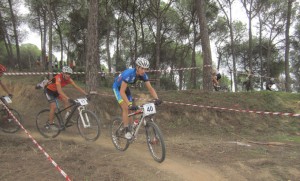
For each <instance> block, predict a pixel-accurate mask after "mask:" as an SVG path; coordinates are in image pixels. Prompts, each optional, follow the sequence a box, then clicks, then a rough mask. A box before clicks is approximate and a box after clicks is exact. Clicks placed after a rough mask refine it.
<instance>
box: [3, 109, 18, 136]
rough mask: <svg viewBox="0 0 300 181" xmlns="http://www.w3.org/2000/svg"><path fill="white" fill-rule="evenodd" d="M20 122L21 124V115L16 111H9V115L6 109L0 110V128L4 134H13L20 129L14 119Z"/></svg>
mask: <svg viewBox="0 0 300 181" xmlns="http://www.w3.org/2000/svg"><path fill="white" fill-rule="evenodd" d="M13 116H14V117H15V118H16V119H17V120H18V121H19V122H20V124H22V123H23V120H22V117H21V115H20V114H19V113H18V111H16V110H14V109H10V113H9V112H8V111H7V110H6V109H2V110H1V111H0V120H1V121H0V128H1V130H2V131H3V132H5V133H15V132H17V131H18V130H19V129H20V128H21V127H20V125H19V124H18V123H17V122H16V121H15V120H14V117H13Z"/></svg>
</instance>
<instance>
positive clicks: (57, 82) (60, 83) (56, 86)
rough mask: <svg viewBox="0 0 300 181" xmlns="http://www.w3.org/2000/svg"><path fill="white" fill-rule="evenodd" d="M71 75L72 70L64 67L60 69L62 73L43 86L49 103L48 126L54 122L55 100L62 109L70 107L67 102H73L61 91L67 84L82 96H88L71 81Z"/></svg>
mask: <svg viewBox="0 0 300 181" xmlns="http://www.w3.org/2000/svg"><path fill="white" fill-rule="evenodd" d="M72 73H73V70H72V69H71V68H70V67H68V66H64V67H63V68H62V72H61V73H59V74H57V75H56V76H55V77H53V79H52V80H50V82H49V83H48V85H46V86H45V90H44V91H45V94H46V97H47V100H48V102H49V103H50V113H49V124H53V120H54V113H55V109H56V107H57V105H56V101H55V100H56V99H57V98H58V99H60V100H61V101H62V102H63V104H64V107H65V108H66V107H68V106H70V104H69V102H73V101H74V100H72V99H70V98H69V97H68V96H67V95H66V94H65V93H64V91H63V90H62V88H63V87H64V86H66V85H68V84H71V85H73V86H74V87H75V88H76V89H77V90H78V91H79V92H81V93H82V94H84V95H86V96H87V95H88V94H87V93H86V92H85V91H84V90H83V89H82V88H80V87H79V86H78V85H77V84H76V83H75V82H74V81H73V80H72V79H71V77H70V76H71V74H72Z"/></svg>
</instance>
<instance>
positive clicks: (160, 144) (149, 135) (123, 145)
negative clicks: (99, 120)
mask: <svg viewBox="0 0 300 181" xmlns="http://www.w3.org/2000/svg"><path fill="white" fill-rule="evenodd" d="M156 105H157V104H154V103H152V102H149V103H146V104H143V105H140V106H138V108H139V109H138V110H137V111H135V112H133V113H130V114H128V117H132V116H134V115H139V114H141V116H140V118H139V119H138V120H135V121H134V122H135V123H134V124H133V125H131V131H132V138H131V139H130V140H128V139H126V138H125V128H124V126H123V122H122V119H121V118H119V117H117V118H115V119H113V121H112V125H111V139H112V142H113V144H114V146H115V147H116V149H117V150H120V151H125V150H127V148H128V147H129V145H130V144H131V143H133V142H134V141H135V140H137V135H138V132H139V130H140V128H141V127H142V126H143V127H144V128H145V134H146V142H147V145H148V148H149V151H150V154H151V155H152V157H153V159H154V160H155V161H157V162H159V163H161V162H163V161H164V159H165V156H166V147H165V142H164V138H163V134H162V132H161V131H160V129H159V127H158V126H157V124H156V123H155V122H154V115H155V114H156V108H155V106H156ZM135 124H136V125H135Z"/></svg>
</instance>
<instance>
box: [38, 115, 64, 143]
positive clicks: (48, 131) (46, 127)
mask: <svg viewBox="0 0 300 181" xmlns="http://www.w3.org/2000/svg"><path fill="white" fill-rule="evenodd" d="M49 113H50V110H49V109H44V110H42V111H40V112H39V113H38V114H37V116H36V127H37V130H38V131H39V132H40V133H41V135H42V136H44V137H45V138H55V137H56V136H57V135H59V133H60V129H59V126H58V125H57V124H55V123H58V118H57V117H56V115H55V116H54V123H52V124H50V123H49V121H48V120H49Z"/></svg>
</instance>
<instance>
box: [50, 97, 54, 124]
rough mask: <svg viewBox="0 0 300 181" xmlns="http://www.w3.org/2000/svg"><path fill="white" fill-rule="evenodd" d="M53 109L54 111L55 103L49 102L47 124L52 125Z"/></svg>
mask: <svg viewBox="0 0 300 181" xmlns="http://www.w3.org/2000/svg"><path fill="white" fill-rule="evenodd" d="M55 109H56V103H55V102H50V113H49V123H50V124H53V120H54V113H55Z"/></svg>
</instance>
